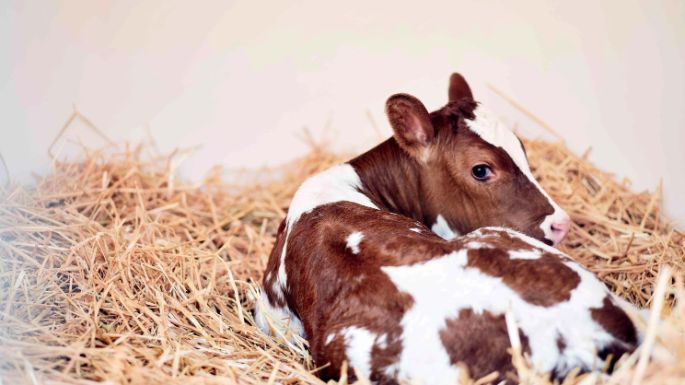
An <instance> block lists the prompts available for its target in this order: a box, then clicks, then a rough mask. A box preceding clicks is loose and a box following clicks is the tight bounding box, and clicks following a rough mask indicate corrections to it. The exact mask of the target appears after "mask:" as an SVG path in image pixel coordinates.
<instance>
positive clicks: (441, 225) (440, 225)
mask: <svg viewBox="0 0 685 385" xmlns="http://www.w3.org/2000/svg"><path fill="white" fill-rule="evenodd" d="M431 230H433V232H434V233H435V234H437V235H438V236H440V237H441V238H443V239H446V240H448V241H449V240H452V239H454V238H456V237H458V236H459V233H458V232H456V231H454V230H452V228H451V227H450V225H448V224H447V221H446V220H445V218H444V217H443V216H442V215H440V214H438V217H437V218H435V223H434V224H433V226H432V227H431Z"/></svg>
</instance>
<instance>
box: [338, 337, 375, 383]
mask: <svg viewBox="0 0 685 385" xmlns="http://www.w3.org/2000/svg"><path fill="white" fill-rule="evenodd" d="M342 335H343V336H344V337H345V355H346V356H347V362H349V364H350V367H351V368H353V369H354V372H355V374H356V375H357V378H360V379H361V378H364V379H366V381H367V383H370V380H369V376H371V349H372V348H373V343H374V341H375V340H376V338H377V335H376V334H375V333H372V332H370V331H369V330H367V329H364V328H361V327H357V326H350V327H346V328H344V329H343V331H342Z"/></svg>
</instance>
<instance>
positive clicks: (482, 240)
mask: <svg viewBox="0 0 685 385" xmlns="http://www.w3.org/2000/svg"><path fill="white" fill-rule="evenodd" d="M386 110H387V113H388V118H389V120H390V124H391V126H392V127H393V130H394V136H393V138H391V139H389V140H387V141H386V142H384V143H382V144H380V145H379V146H377V147H376V148H374V149H372V150H370V151H368V152H367V153H365V154H363V155H361V156H359V157H358V158H356V159H353V160H351V161H350V162H349V163H344V164H341V165H337V166H334V167H332V168H330V169H328V170H326V171H324V172H322V173H320V174H317V175H315V176H313V177H311V178H309V179H308V180H306V181H305V182H304V183H303V184H302V186H301V187H300V188H299V189H298V191H297V192H296V194H295V196H294V197H293V200H292V203H291V206H290V208H289V210H288V214H287V217H286V219H285V220H284V222H283V224H282V225H281V227H280V228H279V231H278V236H277V240H276V244H275V245H274V249H273V250H272V253H271V255H270V258H269V262H268V264H267V268H266V271H265V274H264V280H263V282H262V284H263V288H262V296H261V298H260V300H259V301H258V304H257V306H256V309H255V319H256V321H257V324H258V326H259V327H260V328H261V329H262V330H263V331H264V332H265V333H270V334H275V335H279V336H282V337H285V338H289V337H291V336H292V335H293V334H297V335H300V336H304V337H306V338H307V339H308V341H309V344H310V348H311V350H312V356H313V358H314V360H315V362H316V363H317V365H328V366H326V367H325V368H324V369H323V370H322V371H321V372H320V373H321V375H322V377H324V378H329V377H330V378H337V377H338V376H339V375H340V367H341V365H342V362H343V361H348V362H349V363H350V366H351V368H352V373H354V375H356V376H357V377H363V378H367V379H369V380H370V381H372V382H375V383H397V382H399V381H403V380H409V381H414V382H415V383H424V384H441V383H445V384H448V383H449V384H453V383H455V382H456V381H457V379H458V378H459V376H460V370H461V369H459V368H460V366H459V365H462V364H463V367H466V368H468V370H469V371H470V373H471V374H472V375H473V376H476V377H477V376H480V375H485V374H488V373H490V372H492V371H495V370H497V371H499V372H500V376H501V378H505V376H506V372H507V371H509V370H510V369H511V360H510V357H509V355H508V354H507V352H506V348H507V347H508V346H509V335H508V334H507V328H506V325H505V323H504V314H505V313H506V312H507V311H508V310H509V311H511V314H512V315H513V316H514V317H515V319H516V321H517V323H518V325H519V326H520V331H519V333H520V339H521V340H522V342H523V346H524V347H525V349H526V351H527V352H528V353H529V354H530V355H531V358H532V360H533V363H535V364H537V365H538V366H539V367H540V368H541V369H542V370H549V371H552V372H554V373H555V374H556V375H557V376H563V375H564V374H566V373H567V372H568V370H570V369H572V368H575V367H580V368H582V369H589V368H591V367H601V366H602V365H601V363H602V360H603V359H605V358H606V357H607V355H608V354H612V355H613V356H614V357H615V356H617V355H618V354H620V353H623V352H626V351H630V350H631V349H633V348H634V346H635V344H636V337H635V328H634V326H633V324H632V323H631V322H630V320H629V319H628V317H627V316H626V314H625V313H624V312H623V310H621V308H620V307H618V306H617V303H618V302H617V301H619V300H618V299H616V298H614V297H613V296H612V295H611V294H610V293H609V292H608V290H607V289H606V287H605V286H604V285H603V284H602V283H601V282H600V281H599V280H597V278H595V277H594V276H593V275H592V274H590V273H589V272H587V271H586V270H584V269H583V268H582V267H580V266H579V265H578V264H576V263H574V262H573V261H571V260H570V259H569V258H567V257H566V256H564V255H562V254H560V253H559V252H558V251H556V250H555V249H553V248H551V247H549V246H548V245H551V244H556V243H558V242H559V241H560V240H561V239H562V238H563V237H564V235H565V234H566V232H567V231H568V228H569V226H570V220H569V218H568V215H567V214H566V213H565V212H564V211H563V210H562V209H561V208H559V206H558V205H557V204H556V203H555V202H554V201H553V200H552V199H551V198H550V197H549V195H547V194H546V193H545V192H544V190H542V188H541V187H540V185H539V184H538V183H537V181H536V180H535V178H534V177H533V176H532V173H531V170H530V168H529V166H528V162H527V159H526V155H525V151H524V149H523V146H522V144H521V142H520V141H519V140H518V138H516V136H515V135H514V134H513V133H512V132H511V131H510V130H508V129H507V128H506V127H504V126H503V125H502V124H501V123H499V122H498V121H497V120H496V119H493V118H492V117H491V115H489V114H487V113H486V112H485V111H484V110H482V109H481V107H480V106H478V105H477V104H476V103H475V102H474V101H473V99H472V95H471V92H470V89H469V88H468V85H466V83H465V81H464V80H463V78H461V76H459V75H456V74H455V75H453V76H452V78H451V84H450V90H449V102H448V104H447V105H445V106H444V107H443V108H441V109H439V110H437V111H434V112H433V113H430V114H429V113H428V112H427V111H426V110H425V107H423V105H422V104H421V103H420V102H419V101H418V100H417V99H416V98H413V97H411V96H409V95H405V94H398V95H395V96H392V97H391V98H390V99H389V100H388V102H387V106H386ZM486 226H499V227H497V228H483V227H486ZM503 227H506V228H508V229H504V228H503ZM431 230H432V231H431ZM515 230H516V231H515ZM436 234H437V235H436ZM459 234H466V235H464V236H461V237H459ZM524 234H525V235H524ZM438 235H440V236H438ZM543 242H545V243H543Z"/></svg>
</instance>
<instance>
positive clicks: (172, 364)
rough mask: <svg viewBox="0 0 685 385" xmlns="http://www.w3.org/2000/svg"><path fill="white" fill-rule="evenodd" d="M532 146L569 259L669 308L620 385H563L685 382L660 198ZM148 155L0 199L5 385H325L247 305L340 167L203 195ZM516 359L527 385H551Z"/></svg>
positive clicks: (682, 262) (113, 156) (200, 187)
mask: <svg viewBox="0 0 685 385" xmlns="http://www.w3.org/2000/svg"><path fill="white" fill-rule="evenodd" d="M526 145H527V149H528V154H529V157H530V158H531V162H532V164H533V166H534V172H535V174H536V175H537V176H538V177H539V179H540V182H541V184H542V185H543V186H544V187H545V188H546V189H547V191H549V192H550V194H551V195H552V196H553V197H554V198H555V199H556V200H557V202H559V203H560V204H561V206H563V207H564V208H566V209H567V210H568V211H569V213H570V214H571V215H572V217H573V219H574V221H575V225H574V227H573V229H572V230H571V233H570V235H569V236H568V238H567V239H566V241H565V242H564V243H563V245H562V247H561V248H562V249H563V250H564V251H565V252H567V253H569V254H570V255H571V256H572V257H574V258H576V259H577V260H578V261H580V262H581V263H583V264H584V265H586V266H588V267H589V268H590V269H591V270H592V271H593V272H595V273H596V274H597V275H598V276H599V277H600V278H601V279H603V280H604V281H605V282H607V284H608V285H609V286H610V287H611V288H612V289H613V290H614V291H615V292H617V293H618V294H619V295H621V296H623V297H624V298H626V299H628V300H629V301H631V302H633V303H636V304H638V305H641V306H644V305H650V304H651V302H650V301H657V302H658V301H661V300H655V299H654V298H657V299H658V298H663V299H664V300H665V303H666V305H667V306H665V310H664V311H663V312H662V311H660V308H657V309H655V311H656V313H655V314H656V315H662V313H663V315H664V316H665V317H666V318H665V320H664V321H662V323H661V324H659V325H657V324H656V323H652V325H650V327H651V328H650V330H651V333H652V334H653V342H652V343H650V344H649V346H648V347H647V349H644V350H645V353H643V355H644V357H650V355H651V361H650V362H649V363H647V361H646V360H645V359H644V358H643V359H642V360H640V357H639V354H640V352H639V351H638V352H636V353H635V354H634V355H633V356H631V357H628V359H627V360H626V361H625V362H624V364H623V365H622V366H621V367H620V368H619V370H618V371H617V372H616V373H615V374H614V375H613V376H611V377H606V376H604V377H603V376H597V375H595V374H590V375H584V376H580V377H578V378H575V377H573V376H572V377H571V378H569V379H567V383H569V384H574V383H583V384H591V383H595V381H596V380H597V381H601V383H617V384H618V383H620V384H622V383H627V381H629V380H630V379H632V378H634V377H636V376H635V375H634V373H635V372H636V370H637V371H640V373H642V374H640V375H639V376H641V377H642V383H644V384H665V383H669V381H670V382H671V383H676V382H679V381H682V379H683V378H685V306H683V303H684V302H683V300H685V289H683V285H682V279H681V277H682V272H683V271H685V237H684V236H683V233H681V232H679V231H677V230H675V229H674V228H673V227H672V226H670V225H669V224H668V223H667V222H666V221H665V220H664V219H663V217H662V216H661V213H660V198H659V195H660V194H659V190H658V189H657V191H656V192H655V193H651V194H650V193H640V194H634V193H632V192H630V191H629V190H628V186H627V183H626V182H621V183H618V182H616V181H615V180H614V178H613V177H612V176H611V175H609V174H606V173H604V172H602V171H600V170H598V169H597V168H595V167H593V166H592V165H591V164H590V163H588V162H587V161H586V160H585V158H584V157H578V156H575V155H573V154H572V153H571V152H569V151H568V150H567V149H566V148H565V147H564V146H563V145H561V144H550V143H546V142H542V141H527V143H526ZM149 151H150V147H149V146H148V147H145V146H143V147H134V148H124V149H123V150H119V151H114V152H112V151H90V150H84V156H83V160H82V161H79V162H55V164H54V170H53V172H52V174H51V175H49V176H47V177H45V178H43V179H41V180H40V181H39V182H38V184H37V186H36V187H35V188H27V187H22V186H13V187H10V188H6V189H4V190H0V257H1V259H0V379H2V381H3V382H2V383H3V384H19V383H33V384H39V383H41V384H90V383H93V382H100V381H108V382H109V383H126V384H199V383H202V384H205V383H207V384H214V383H216V384H219V383H221V384H237V383H241V384H261V383H268V384H273V383H283V384H295V383H297V384H304V383H321V381H320V380H318V379H317V378H316V376H315V374H314V373H313V372H312V371H314V370H315V369H316V368H314V367H313V366H312V363H311V360H310V359H309V357H308V356H307V355H306V350H304V351H303V350H301V349H297V348H292V347H289V346H287V345H285V344H283V343H281V341H278V340H275V339H271V338H267V337H265V336H263V335H262V334H261V333H259V332H258V331H257V330H256V329H255V328H254V327H253V326H252V325H253V324H254V322H253V319H252V315H251V309H252V307H253V305H254V303H253V300H252V299H251V297H250V295H249V293H250V292H251V291H253V290H255V288H256V287H257V285H256V284H255V282H259V280H260V277H261V272H262V271H263V269H264V266H265V264H266V261H267V258H268V253H269V251H270V248H271V245H272V243H273V241H274V234H275V232H276V228H277V225H278V223H279V221H280V220H281V219H282V218H283V216H284V214H285V210H286V209H287V207H288V204H289V201H290V198H291V196H292V195H293V193H294V191H295V189H296V188H297V187H298V185H299V184H300V183H301V181H302V180H303V179H304V178H305V177H307V176H308V175H311V174H312V173H315V172H317V171H320V170H322V169H325V168H326V167H328V166H330V165H332V164H334V163H336V162H339V161H341V160H343V159H344V158H343V157H341V156H336V155H334V154H331V153H330V152H328V151H326V149H325V148H322V147H316V146H315V147H314V148H313V149H312V151H311V153H310V154H308V155H307V156H305V157H303V158H302V159H299V160H297V161H295V162H293V163H291V164H289V165H286V166H284V167H283V168H280V169H278V170H275V172H274V170H271V171H265V172H264V173H260V174H259V175H257V176H255V177H254V179H255V180H257V182H254V183H250V184H248V185H247V186H245V185H236V184H231V183H227V182H225V181H222V179H221V178H220V177H219V175H221V172H220V170H214V172H212V173H210V175H209V176H208V177H207V178H206V179H205V180H204V181H203V182H202V183H200V184H197V185H192V184H188V183H185V182H183V181H180V180H178V179H177V178H176V176H175V167H176V164H177V162H176V159H177V158H178V156H179V155H180V154H178V153H175V154H171V155H166V156H161V155H159V154H154V153H148V152H149ZM265 173H268V177H266V178H264V175H265ZM265 180H268V181H266V182H265ZM664 265H668V266H671V267H672V269H673V274H674V277H678V278H677V281H678V284H674V283H673V280H672V279H671V278H669V277H670V276H666V278H662V281H663V282H664V283H663V284H662V285H661V286H660V289H659V290H660V291H659V293H657V295H654V283H655V281H656V279H657V275H658V272H659V270H660V269H661V267H662V266H664ZM676 298H677V300H676ZM674 303H678V305H677V306H676V307H674V308H673V310H672V311H671V310H670V309H671V307H672V306H673V304H674ZM519 355H520V353H517V352H516V351H514V362H515V363H516V366H517V369H518V376H519V378H520V379H521V380H522V382H524V383H540V384H544V383H547V381H546V380H545V379H544V375H540V374H537V373H534V372H533V371H532V370H531V368H530V366H529V365H527V364H526V363H525V357H520V356H519ZM638 361H640V362H642V363H641V364H638ZM645 364H646V366H645ZM638 366H644V367H643V368H638V369H636V368H637V367H638ZM491 378H492V377H490V379H491ZM341 383H344V381H342V382H341ZM477 383H478V384H483V383H488V378H485V379H482V380H481V381H478V382H477Z"/></svg>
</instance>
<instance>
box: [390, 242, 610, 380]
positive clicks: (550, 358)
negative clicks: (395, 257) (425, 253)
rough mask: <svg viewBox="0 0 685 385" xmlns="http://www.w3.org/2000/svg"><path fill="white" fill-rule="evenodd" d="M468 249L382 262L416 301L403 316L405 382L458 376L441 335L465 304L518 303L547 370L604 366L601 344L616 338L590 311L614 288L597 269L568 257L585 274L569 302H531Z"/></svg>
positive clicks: (536, 358)
mask: <svg viewBox="0 0 685 385" xmlns="http://www.w3.org/2000/svg"><path fill="white" fill-rule="evenodd" d="M467 253H468V250H465V249H462V250H459V251H456V252H453V253H450V254H447V255H445V256H443V257H439V258H434V259H432V260H429V261H426V262H423V263H419V264H414V265H409V266H386V267H382V270H383V271H384V272H385V273H386V274H387V275H388V276H389V277H390V279H391V280H392V281H393V283H395V285H396V286H397V287H398V289H399V290H401V291H403V292H406V293H408V294H410V295H411V296H412V297H413V299H414V305H413V306H412V308H411V309H409V311H407V312H406V313H405V315H404V317H403V318H402V321H401V325H402V327H403V334H402V343H403V347H404V349H403V351H402V354H401V356H400V363H399V373H398V375H399V379H400V381H402V380H415V381H419V382H423V383H431V384H438V383H440V384H443V383H445V384H447V383H450V384H453V383H456V382H457V379H458V369H457V368H456V367H454V366H452V365H450V360H449V356H448V353H447V351H446V350H445V347H444V346H443V344H442V340H441V339H440V335H439V333H440V330H441V329H443V328H444V327H445V321H446V320H447V319H450V318H455V317H457V316H458V314H459V311H460V310H462V309H471V310H472V311H473V312H474V313H476V314H482V313H483V312H484V311H488V312H490V313H492V314H494V315H502V314H504V313H505V312H506V311H507V309H509V308H510V307H511V309H512V312H513V315H514V316H515V318H516V321H517V323H518V325H519V327H520V328H521V330H522V331H523V333H524V334H525V335H526V336H527V337H528V341H529V345H530V348H531V352H532V355H531V360H532V362H533V363H534V364H535V365H536V366H537V367H538V368H539V369H540V370H543V371H551V370H552V369H555V367H556V369H557V370H558V371H560V374H562V375H564V374H566V372H567V371H568V370H570V369H571V368H573V367H576V366H578V365H583V366H586V367H592V365H593V364H595V365H599V367H601V366H602V363H601V360H599V358H597V357H596V349H601V348H603V347H604V346H605V345H606V344H607V343H609V342H610V341H612V340H613V337H612V336H611V335H609V334H608V333H607V332H606V331H604V329H603V328H602V327H601V326H600V325H598V324H597V323H596V322H594V320H592V317H591V313H590V309H592V308H599V307H602V304H603V303H602V301H603V299H604V297H605V296H606V295H607V294H608V290H607V289H606V287H605V286H604V285H603V284H602V283H601V282H600V281H599V280H598V279H597V278H596V277H595V276H594V275H592V273H590V272H588V271H586V270H585V269H583V268H582V267H580V266H579V265H578V264H576V263H574V262H572V261H565V262H564V263H565V264H566V265H567V266H568V267H569V268H571V269H573V271H575V272H576V273H578V274H579V276H580V278H581V281H580V284H579V285H578V287H576V288H575V289H574V290H573V291H572V292H571V298H570V299H569V300H568V301H565V302H562V303H559V304H557V305H554V306H551V307H542V306H536V305H532V304H530V303H528V302H526V301H524V300H523V299H522V298H521V297H520V295H519V294H518V293H516V292H515V291H513V290H512V289H511V288H509V287H508V286H507V285H506V284H504V282H503V281H502V279H501V278H496V277H492V276H489V275H486V274H484V273H482V272H481V271H480V270H479V269H477V268H472V267H465V266H466V262H467ZM557 336H561V337H563V338H564V341H565V342H566V344H567V346H566V348H565V350H564V351H563V354H561V353H560V352H559V349H558V347H557V345H556V339H557Z"/></svg>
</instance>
